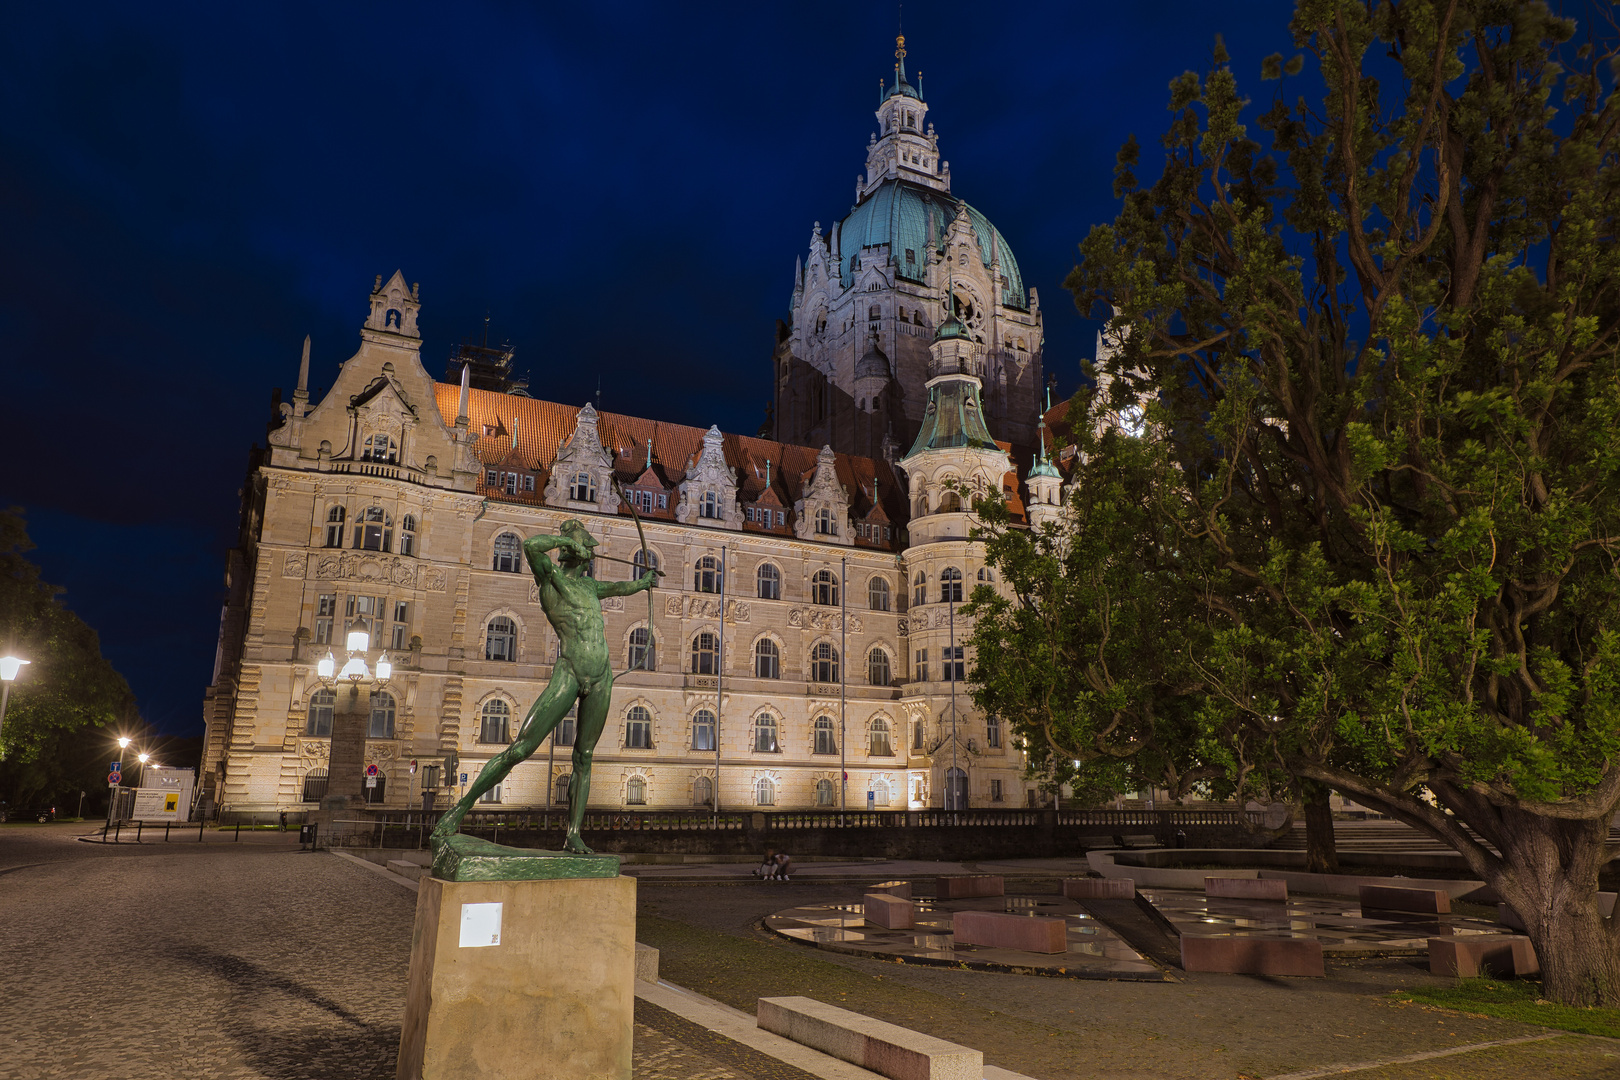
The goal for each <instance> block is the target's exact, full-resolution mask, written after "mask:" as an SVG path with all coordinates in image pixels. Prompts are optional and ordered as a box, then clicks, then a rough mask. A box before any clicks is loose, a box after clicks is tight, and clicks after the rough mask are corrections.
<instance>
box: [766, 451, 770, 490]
mask: <svg viewBox="0 0 1620 1080" xmlns="http://www.w3.org/2000/svg"><path fill="white" fill-rule="evenodd" d="M765 486H766V487H770V486H771V459H770V458H766V459H765Z"/></svg>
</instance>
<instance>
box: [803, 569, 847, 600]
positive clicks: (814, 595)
mask: <svg viewBox="0 0 1620 1080" xmlns="http://www.w3.org/2000/svg"><path fill="white" fill-rule="evenodd" d="M842 584H843V583H842V582H840V581H839V580H838V575H837V574H836V573H834V572H833V570H832V568H831V567H828V566H823V567H822V568H821V569H819V570H817V571H816V572H815V573H814V574H811V575H810V602H811V603H812V604H815V605H816V606H817V607H837V606H838V589H839V587H840V585H842Z"/></svg>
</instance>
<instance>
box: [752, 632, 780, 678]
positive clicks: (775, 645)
mask: <svg viewBox="0 0 1620 1080" xmlns="http://www.w3.org/2000/svg"><path fill="white" fill-rule="evenodd" d="M764 645H769V646H770V647H771V650H772V652H773V653H774V654H775V655H774V656H772V657H771V660H772V662H773V666H774V668H775V673H774V674H771V675H761V674H760V670H759V667H760V658H761V657H760V648H761V646H764ZM783 651H784V646H783V644H782V639H781V638H779V637H777V636H776V635H775V634H773V633H771V632H770V631H766V632H765V633H762V634H760V635H759V636H758V637H756V638H755V639H754V641H753V645H752V652H753V658H754V666H753V677H754V678H756V679H780V678H781V677H782V653H783Z"/></svg>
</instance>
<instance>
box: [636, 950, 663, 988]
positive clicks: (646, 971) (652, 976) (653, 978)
mask: <svg viewBox="0 0 1620 1080" xmlns="http://www.w3.org/2000/svg"><path fill="white" fill-rule="evenodd" d="M636 981H637V982H650V983H655V982H657V981H658V950H657V949H655V948H653V947H652V946H651V945H643V944H642V943H641V942H639V941H638V942H636Z"/></svg>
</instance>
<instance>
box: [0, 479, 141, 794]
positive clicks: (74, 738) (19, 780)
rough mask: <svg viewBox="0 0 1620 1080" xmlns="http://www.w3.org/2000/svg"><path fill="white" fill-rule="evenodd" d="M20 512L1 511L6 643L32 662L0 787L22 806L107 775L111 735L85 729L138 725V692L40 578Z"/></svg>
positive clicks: (1, 751) (2, 634) (11, 715)
mask: <svg viewBox="0 0 1620 1080" xmlns="http://www.w3.org/2000/svg"><path fill="white" fill-rule="evenodd" d="M33 547H34V545H33V543H32V542H31V541H30V540H29V538H28V529H27V524H26V522H25V521H24V520H23V516H22V513H21V511H20V510H18V509H15V508H14V509H11V510H5V511H0V645H3V647H4V648H6V649H7V650H15V652H16V654H17V655H19V656H22V657H24V658H25V659H27V660H28V661H30V662H29V665H28V666H27V667H26V668H24V669H23V671H24V674H23V675H22V676H21V677H19V678H18V679H17V681H16V682H15V683H14V684H13V685H12V690H11V700H10V702H9V704H8V706H7V708H6V717H5V724H4V726H3V727H0V757H3V759H4V760H3V761H0V785H3V787H0V790H4V791H6V792H7V793H8V794H9V796H10V798H11V800H12V801H13V803H14V804H16V805H22V804H24V803H32V802H40V801H51V800H53V799H56V798H57V797H59V796H65V795H66V794H67V793H68V792H70V791H72V792H74V793H76V792H77V791H79V790H80V788H81V786H82V785H84V784H85V783H87V782H89V781H92V780H93V779H94V777H93V776H91V775H90V774H98V775H99V774H100V773H101V772H103V769H102V766H104V765H105V764H106V762H105V760H104V759H105V757H106V753H105V751H106V747H105V745H104V743H105V740H99V742H100V743H101V744H102V745H99V746H98V745H96V743H97V741H98V740H91V741H89V742H87V741H86V738H85V736H84V733H85V731H86V729H91V728H101V727H106V726H108V725H111V724H114V723H117V722H120V721H125V722H131V723H132V722H134V717H135V706H134V696H133V695H132V694H131V693H130V689H129V684H128V683H126V682H125V681H124V677H123V676H122V675H120V674H118V672H117V671H116V670H114V669H113V666H112V665H111V664H110V663H108V662H107V660H106V659H105V658H104V657H102V655H101V645H100V642H99V641H98V640H97V638H96V632H95V631H94V630H92V629H90V627H88V626H86V625H85V623H84V621H83V620H82V619H80V618H79V617H78V616H77V615H75V614H73V612H71V611H69V610H68V609H67V608H65V607H63V606H62V604H61V602H60V601H59V600H58V594H59V593H60V591H61V590H60V589H58V588H56V587H54V586H52V585H48V584H46V583H45V582H43V581H41V580H40V572H39V567H37V566H35V565H34V564H33V563H32V562H30V561H29V560H28V558H27V557H26V553H27V552H29V551H31V550H33Z"/></svg>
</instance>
